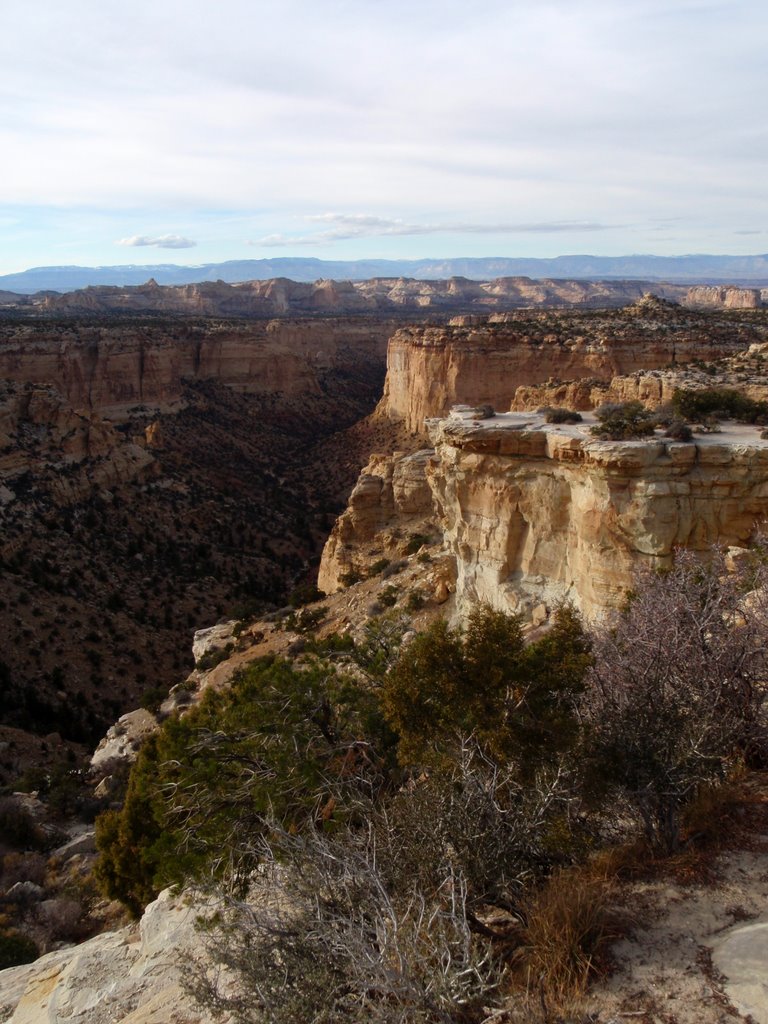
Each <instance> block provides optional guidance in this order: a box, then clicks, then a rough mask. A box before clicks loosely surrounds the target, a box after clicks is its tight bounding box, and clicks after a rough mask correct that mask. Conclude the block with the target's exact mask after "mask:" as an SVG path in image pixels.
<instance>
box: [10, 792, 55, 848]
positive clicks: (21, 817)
mask: <svg viewBox="0 0 768 1024" xmlns="http://www.w3.org/2000/svg"><path fill="white" fill-rule="evenodd" d="M0 838H2V841H3V842H4V843H7V844H8V845H9V846H12V847H15V848H16V849H17V850H35V849H37V850H39V849H42V848H43V847H44V845H45V836H44V835H43V832H42V830H41V829H40V827H39V826H38V825H37V823H36V822H35V820H34V818H33V817H32V815H31V814H30V813H29V811H28V810H27V809H26V808H25V807H23V806H22V805H21V804H20V803H19V801H18V800H16V799H15V798H14V797H12V796H6V797H0Z"/></svg>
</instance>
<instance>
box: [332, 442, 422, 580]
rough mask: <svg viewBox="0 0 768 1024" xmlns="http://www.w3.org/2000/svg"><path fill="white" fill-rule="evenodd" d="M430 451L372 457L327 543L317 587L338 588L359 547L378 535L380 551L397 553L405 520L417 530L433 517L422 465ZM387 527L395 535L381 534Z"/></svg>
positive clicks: (353, 564) (354, 562) (354, 563)
mask: <svg viewBox="0 0 768 1024" xmlns="http://www.w3.org/2000/svg"><path fill="white" fill-rule="evenodd" d="M432 454H433V453H432V451H431V450H422V451H418V452H414V453H411V454H406V453H403V452H395V453H394V454H393V455H372V456H371V458H370V460H369V462H368V465H367V466H366V467H365V468H364V469H363V471H362V472H361V474H360V477H359V479H358V481H357V484H356V485H355V487H354V489H353V491H352V493H351V494H350V496H349V503H348V506H347V509H346V511H345V512H344V513H343V514H342V515H341V516H339V518H338V519H337V520H336V524H335V526H334V528H333V530H332V532H331V535H330V537H329V538H328V540H327V542H326V545H325V548H324V550H323V556H322V560H321V562H320V572H319V575H318V580H317V585H318V587H319V588H320V590H322V591H324V592H325V593H326V594H333V593H335V592H336V591H337V590H339V588H340V587H341V586H342V585H343V578H344V577H345V576H346V575H347V574H348V573H350V571H352V570H354V569H355V568H356V567H357V566H358V564H359V561H360V550H361V548H363V547H364V545H366V544H369V543H370V542H371V541H373V540H374V538H377V537H378V538H379V539H380V541H381V552H386V554H387V555H392V554H395V555H396V554H397V548H398V545H399V544H400V543H401V538H402V531H403V528H404V527H405V526H406V524H407V525H408V526H409V527H411V529H413V530H415V526H416V522H415V521H416V520H420V519H421V520H423V519H425V518H429V517H431V515H432V495H431V492H430V489H429V486H428V484H427V478H426V466H427V462H428V460H429V459H430V457H431V456H432ZM388 526H396V529H397V533H396V534H392V533H390V534H389V535H388V536H382V534H384V533H385V531H386V528H387V527H388ZM381 552H380V553H381Z"/></svg>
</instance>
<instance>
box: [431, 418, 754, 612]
mask: <svg viewBox="0 0 768 1024" xmlns="http://www.w3.org/2000/svg"><path fill="white" fill-rule="evenodd" d="M429 432H430V437H431V440H432V443H433V444H434V447H435V456H434V458H433V459H432V460H430V461H429V463H428V464H427V467H426V473H427V479H428V482H429V485H430V488H431V490H432V494H433V499H434V501H435V505H436V509H437V513H438V521H439V522H440V524H441V526H442V530H443V537H444V543H445V545H446V547H447V549H448V550H449V551H450V552H451V553H452V554H453V555H454V556H455V558H456V569H457V584H456V606H457V610H458V614H459V615H460V616H465V615H466V614H468V612H469V610H471V608H472V607H473V606H474V605H475V604H476V603H477V602H478V601H482V602H486V603H488V604H490V605H491V606H493V607H494V608H498V609H503V610H508V611H521V612H523V613H525V614H527V616H528V617H530V615H531V613H532V611H533V609H534V608H537V607H538V606H540V605H541V604H542V602H543V603H544V604H545V605H546V606H547V607H548V608H551V607H552V606H553V605H555V604H556V603H557V602H559V601H561V600H564V599H568V600H571V601H573V602H574V604H575V605H576V606H577V607H578V608H580V609H581V610H582V611H583V612H584V613H585V614H586V615H587V616H588V617H594V616H597V615H599V614H600V613H601V612H603V611H604V610H605V609H608V608H612V607H616V606H617V605H618V604H620V603H621V601H622V600H623V597H624V595H625V594H626V592H627V590H628V589H629V588H630V586H631V584H632V576H633V572H634V571H635V570H636V569H637V568H638V567H640V566H643V565H651V566H663V565H666V564H669V562H670V559H671V557H672V554H673V552H674V549H675V548H676V547H678V546H685V547H689V548H692V549H694V550H699V551H705V550H706V549H707V548H708V547H709V546H711V545H712V544H713V543H716V542H717V543H721V544H725V545H745V544H747V543H748V542H749V540H750V538H752V537H753V536H754V535H755V533H756V532H757V531H758V530H759V529H760V527H761V524H762V523H763V522H764V521H765V519H766V516H768V442H766V441H762V440H761V439H760V436H759V430H758V429H756V428H739V430H738V431H737V430H736V429H735V428H734V431H733V434H732V435H731V434H730V433H728V432H724V433H723V434H721V435H715V436H714V437H708V438H700V439H698V438H697V440H696V443H690V444H683V443H679V442H672V441H666V440H664V439H662V438H661V437H657V438H655V439H650V440H644V441H623V442H611V441H601V440H598V439H595V438H593V437H591V435H590V434H589V431H588V426H586V425H584V426H581V425H580V426H570V427H554V426H548V425H546V424H544V423H543V420H542V418H541V417H539V416H536V415H535V414H530V415H526V414H509V415H505V416H499V417H495V418H494V419H490V420H484V421H476V420H474V419H473V418H472V414H471V412H470V411H468V410H464V411H461V410H456V411H454V412H453V413H452V414H451V416H449V417H448V418H445V419H441V420H434V421H432V422H430V424H429ZM539 614H540V613H539Z"/></svg>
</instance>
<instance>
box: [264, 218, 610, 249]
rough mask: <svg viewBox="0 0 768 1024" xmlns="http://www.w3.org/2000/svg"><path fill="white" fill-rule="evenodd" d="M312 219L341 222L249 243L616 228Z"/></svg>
mask: <svg viewBox="0 0 768 1024" xmlns="http://www.w3.org/2000/svg"><path fill="white" fill-rule="evenodd" d="M306 219H307V220H308V221H314V222H319V223H323V224H337V225H339V226H338V227H335V228H331V229H329V230H328V231H318V232H316V233H314V234H310V235H286V234H271V235H265V236H264V237H263V238H259V239H257V240H254V241H249V242H248V243H247V244H248V245H254V246H261V247H264V248H268V249H269V248H277V247H288V246H296V245H302V246H304V245H326V244H329V243H333V242H339V241H348V240H351V239H355V238H382V237H385V236H408V235H440V234H445V235H519V234H563V233H565V234H567V233H570V232H575V233H582V232H593V231H610V230H613V229H612V227H611V226H610V225H608V224H596V223H590V222H577V221H574V222H567V221H560V222H556V221H550V222H547V221H543V222H541V223H529V224H525V223H521V224H508V223H499V224H472V223H469V224H465V223H444V224H409V223H407V222H406V221H403V220H397V219H395V220H391V219H388V218H386V217H377V216H375V215H373V214H367V213H354V214H345V213H320V214H313V215H312V216H310V217H307V218H306Z"/></svg>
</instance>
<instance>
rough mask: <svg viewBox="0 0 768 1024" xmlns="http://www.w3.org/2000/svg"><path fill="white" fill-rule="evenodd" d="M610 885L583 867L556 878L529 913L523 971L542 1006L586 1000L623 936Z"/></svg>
mask: <svg viewBox="0 0 768 1024" xmlns="http://www.w3.org/2000/svg"><path fill="white" fill-rule="evenodd" d="M612 894H613V885H612V883H611V881H610V879H609V878H608V877H607V876H605V875H601V874H599V873H596V872H595V871H592V870H589V869H587V870H585V869H584V868H582V867H577V868H561V869H560V870H558V871H556V872H554V873H553V874H552V875H551V876H550V877H549V878H548V879H547V881H546V883H545V884H544V886H542V887H541V889H539V890H538V891H537V892H536V893H535V894H534V895H533V897H532V899H531V900H530V903H529V904H528V906H527V907H526V923H525V932H524V937H523V949H522V956H521V957H520V958H519V959H520V968H521V969H522V971H524V973H525V980H526V982H527V985H528V986H529V987H531V988H533V989H534V990H535V992H536V995H537V996H538V997H539V998H540V999H542V1001H543V1002H544V1003H545V1004H546V1005H548V1006H549V1007H553V1008H558V1009H559V1008H561V1007H563V1006H564V1005H568V1004H569V1003H570V1002H571V1001H572V1000H574V999H576V998H578V997H579V996H583V994H584V992H585V991H586V988H587V985H588V983H589V981H590V979H591V977H592V976H593V975H594V974H595V973H596V972H597V971H598V970H599V967H600V966H604V965H603V963H602V961H603V957H604V954H605V952H606V951H607V947H608V945H609V943H610V942H611V941H613V940H615V939H616V938H617V935H618V934H619V932H620V929H619V927H618V925H619V922H618V920H617V917H616V912H615V910H614V908H613V906H612Z"/></svg>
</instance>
